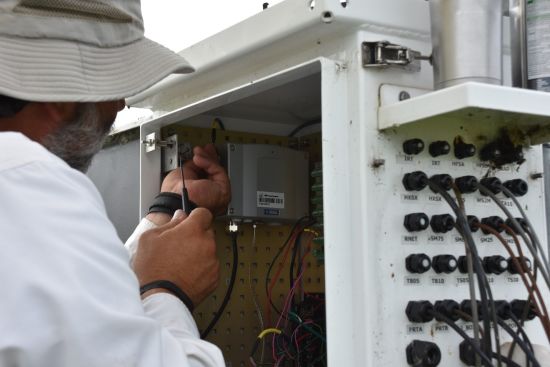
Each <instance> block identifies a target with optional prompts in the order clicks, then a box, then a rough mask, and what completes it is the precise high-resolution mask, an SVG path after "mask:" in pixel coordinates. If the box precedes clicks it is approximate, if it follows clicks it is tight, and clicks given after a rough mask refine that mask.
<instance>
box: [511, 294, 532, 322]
mask: <svg viewBox="0 0 550 367" xmlns="http://www.w3.org/2000/svg"><path fill="white" fill-rule="evenodd" d="M510 306H511V307H512V313H513V314H514V316H515V317H517V318H518V319H521V318H522V317H523V311H524V310H525V307H527V301H525V300H521V299H515V300H513V301H512V302H510ZM535 317H537V314H536V312H535V305H533V303H532V302H529V310H528V311H527V317H526V319H527V320H533V319H534V318H535Z"/></svg>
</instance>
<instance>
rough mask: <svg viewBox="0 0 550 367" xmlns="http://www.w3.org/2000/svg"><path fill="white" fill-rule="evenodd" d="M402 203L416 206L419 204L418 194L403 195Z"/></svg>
mask: <svg viewBox="0 0 550 367" xmlns="http://www.w3.org/2000/svg"><path fill="white" fill-rule="evenodd" d="M401 201H402V202H404V203H409V204H410V203H414V204H416V203H417V202H418V195H416V194H409V193H407V194H401Z"/></svg>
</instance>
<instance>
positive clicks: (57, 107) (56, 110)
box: [41, 102, 78, 122]
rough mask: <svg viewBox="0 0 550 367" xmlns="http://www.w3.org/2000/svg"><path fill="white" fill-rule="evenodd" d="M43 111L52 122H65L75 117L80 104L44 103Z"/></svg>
mask: <svg viewBox="0 0 550 367" xmlns="http://www.w3.org/2000/svg"><path fill="white" fill-rule="evenodd" d="M41 105H42V111H43V113H45V114H46V116H45V117H46V118H48V119H49V120H50V121H55V122H65V121H69V120H70V119H71V118H73V116H74V115H75V111H76V108H77V105H78V103H75V102H44V103H41Z"/></svg>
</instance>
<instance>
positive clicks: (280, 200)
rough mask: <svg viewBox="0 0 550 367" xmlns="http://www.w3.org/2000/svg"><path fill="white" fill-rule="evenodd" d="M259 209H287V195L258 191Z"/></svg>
mask: <svg viewBox="0 0 550 367" xmlns="http://www.w3.org/2000/svg"><path fill="white" fill-rule="evenodd" d="M257 198H258V203H257V206H258V208H273V209H284V208H285V193H284V192H267V191H257Z"/></svg>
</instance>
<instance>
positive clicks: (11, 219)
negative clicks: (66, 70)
mask: <svg viewBox="0 0 550 367" xmlns="http://www.w3.org/2000/svg"><path fill="white" fill-rule="evenodd" d="M143 229H144V227H143V226H141V229H140V230H143ZM0 281H1V288H0V292H1V300H0V367H4V366H5V367H35V366H36V367H38V366H41V367H42V366H47V367H76V366H78V367H126V366H127V367H130V366H132V367H138V366H139V367H142V366H143V367H164V366H167V367H168V366H170V367H171V366H178V367H188V366H193V367H194V366H224V361H223V357H222V354H221V352H220V350H219V349H218V348H217V347H216V346H214V345H212V344H210V343H208V342H206V341H203V340H201V339H200V338H199V334H198V331H197V327H196V324H195V322H194V320H193V317H192V315H191V313H190V312H189V310H188V309H187V308H186V307H185V306H184V305H183V303H181V302H180V301H179V300H178V299H177V298H176V297H174V296H172V295H170V294H166V293H160V294H155V295H152V296H150V297H147V298H146V299H145V300H144V301H142V300H141V298H140V295H139V290H138V287H139V285H138V281H137V278H136V276H135V274H134V273H133V271H132V269H131V268H130V266H129V256H128V253H127V252H126V250H125V248H124V247H123V245H122V243H121V242H120V240H119V239H118V237H117V234H116V231H115V229H114V227H113V225H112V224H111V222H110V221H109V220H108V218H107V215H106V212H105V209H104V205H103V201H102V199H101V197H100V195H99V193H98V192H97V190H96V188H95V187H94V185H93V184H92V182H91V181H90V180H89V179H88V178H87V177H86V176H85V175H84V174H82V173H80V172H78V171H76V170H73V169H71V168H70V167H69V166H68V165H67V164H66V163H65V162H63V161H62V160H61V159H59V158H58V157H56V156H54V155H53V154H51V153H50V152H48V151H47V150H46V149H44V148H43V147H42V146H41V145H39V144H37V143H34V142H32V141H30V140H29V139H28V138H26V137H25V136H23V135H22V134H19V133H0Z"/></svg>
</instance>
